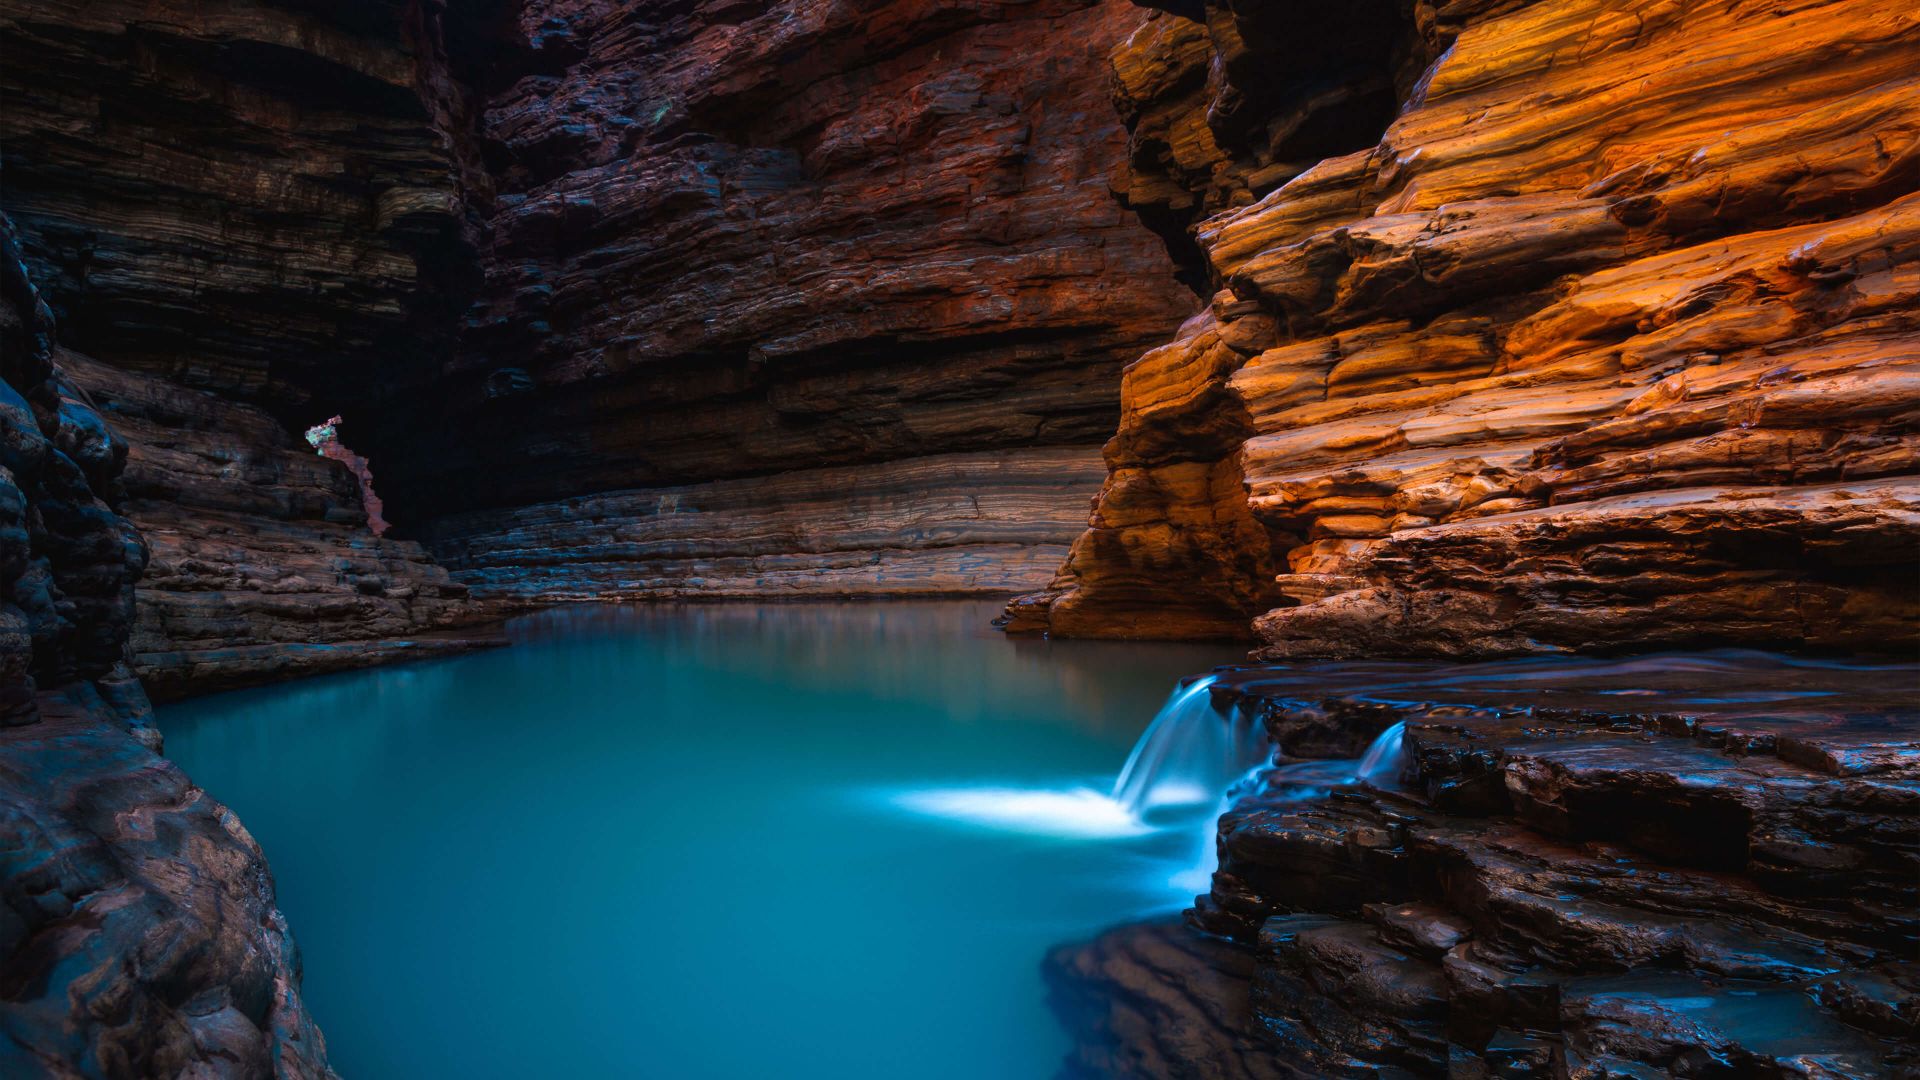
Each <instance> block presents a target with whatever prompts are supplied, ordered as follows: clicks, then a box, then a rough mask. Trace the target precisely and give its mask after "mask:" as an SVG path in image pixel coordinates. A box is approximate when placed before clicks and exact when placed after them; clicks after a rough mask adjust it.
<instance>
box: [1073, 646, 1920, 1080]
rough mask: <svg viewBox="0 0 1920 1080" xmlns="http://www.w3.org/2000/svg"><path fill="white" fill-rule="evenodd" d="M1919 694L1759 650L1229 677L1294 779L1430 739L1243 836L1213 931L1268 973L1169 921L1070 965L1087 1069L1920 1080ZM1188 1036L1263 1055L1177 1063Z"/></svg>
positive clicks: (1863, 673) (1218, 1054) (1307, 789)
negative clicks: (1386, 770)
mask: <svg viewBox="0 0 1920 1080" xmlns="http://www.w3.org/2000/svg"><path fill="white" fill-rule="evenodd" d="M1917 684H1920V670H1916V669H1915V668H1914V667H1913V666H1911V665H1903V666H1879V667H1875V666H1866V665H1821V664H1815V663H1809V662H1795V661H1788V660H1786V659H1784V658H1781V657H1776V656H1769V655H1764V654H1753V653H1740V652H1724V653H1715V654H1705V655H1679V656H1672V655H1669V656H1653V657H1645V658H1640V659H1635V660H1631V661H1619V662H1596V661H1553V662H1549V663H1543V662H1540V661H1504V662H1497V663H1492V664H1481V665H1475V666H1467V667H1452V668H1436V667H1432V666H1419V665H1408V664H1390V663H1373V664H1348V665H1337V666H1334V665H1323V666H1318V667H1296V668H1276V669H1261V668H1248V669H1242V670H1237V671H1231V672H1228V673H1226V674H1225V675H1223V676H1222V677H1221V679H1220V680H1219V682H1218V683H1216V686H1215V689H1214V691H1213V693H1214V700H1215V702H1216V705H1218V706H1222V707H1226V708H1232V709H1241V710H1245V711H1247V712H1249V713H1251V714H1252V715H1254V716H1256V717H1259V718H1260V719H1261V720H1262V721H1263V722H1264V723H1265V724H1266V727H1267V730H1268V732H1269V733H1270V735H1271V736H1272V737H1273V740H1274V742H1275V744H1276V747H1277V748H1278V750H1279V752H1280V755H1281V758H1282V760H1283V761H1288V760H1300V757H1301V756H1306V757H1324V756H1340V755H1354V754H1357V752H1358V750H1359V748H1360V747H1362V746H1364V745H1365V744H1366V743H1367V741H1368V740H1369V739H1370V738H1372V737H1373V736H1375V735H1377V734H1378V733H1380V732H1382V731H1384V730H1386V729H1387V728H1388V727H1389V726H1390V725H1393V724H1403V725H1404V729H1403V730H1404V748H1405V751H1404V756H1403V757H1402V758H1401V765H1402V771H1401V774H1400V776H1399V777H1398V778H1397V782H1393V781H1392V780H1391V778H1388V786H1386V787H1383V788H1372V787H1366V786H1362V785H1359V784H1356V783H1352V782H1349V783H1345V784H1341V783H1333V784H1332V785H1331V786H1328V784H1327V781H1326V780H1325V779H1324V778H1323V779H1321V780H1319V781H1314V782H1312V784H1313V786H1304V785H1307V784H1308V781H1306V780H1305V779H1304V778H1303V779H1301V780H1292V779H1289V777H1290V773H1289V771H1288V769H1287V768H1286V767H1285V766H1284V765H1283V766H1282V767H1280V768H1279V769H1276V770H1274V771H1273V772H1271V773H1269V774H1268V781H1267V783H1266V784H1265V786H1264V787H1263V788H1262V790H1260V791H1259V792H1257V793H1255V794H1253V795H1251V796H1249V797H1247V798H1245V799H1243V800H1242V801H1240V802H1239V803H1238V804H1237V805H1235V806H1234V807H1233V809H1232V810H1230V811H1229V812H1228V813H1227V815H1226V816H1225V817H1223V818H1222V819H1221V822H1220V828H1219V845H1220V856H1221V863H1220V869H1219V870H1218V871H1217V872H1216V874H1215V876H1214V879H1213V884H1212V889H1211V891H1210V893H1209V894H1208V895H1206V896H1203V897H1201V898H1200V902H1199V904H1198V906H1197V907H1196V908H1195V910H1194V911H1193V912H1191V913H1190V915H1189V917H1190V919H1191V920H1192V921H1193V922H1194V923H1195V924H1196V925H1197V926H1199V927H1201V928H1203V929H1205V930H1207V931H1209V932H1211V933H1213V934H1215V935H1218V936H1219V937H1221V938H1224V939H1229V940H1233V941H1237V942H1239V943H1241V945H1242V947H1243V948H1244V950H1245V951H1244V952H1241V953H1237V954H1231V953H1230V954H1227V957H1226V958H1225V959H1214V960H1210V961H1207V965H1206V966H1207V967H1208V968H1210V969H1211V971H1212V974H1211V975H1208V976H1205V977H1203V978H1198V979H1188V978H1184V977H1181V976H1179V975H1178V972H1180V971H1181V970H1183V966H1191V965H1192V963H1193V961H1191V960H1187V961H1180V960H1177V959H1175V960H1163V959H1161V958H1163V957H1174V958H1178V957H1180V956H1181V955H1183V954H1186V955H1213V954H1215V953H1218V951H1219V949H1220V947H1221V946H1220V945H1219V944H1218V943H1214V942H1208V943H1204V944H1201V943H1183V942H1182V940H1181V939H1180V938H1179V937H1178V936H1177V935H1175V934H1173V932H1172V931H1170V930H1169V929H1167V928H1165V927H1158V926H1146V927H1137V928H1128V929H1123V930H1119V931H1115V932H1114V933H1112V934H1110V935H1108V936H1107V937H1105V938H1103V939H1101V940H1099V941H1097V942H1096V943H1094V944H1092V945H1091V946H1088V947H1086V948H1085V949H1084V950H1069V951H1067V952H1066V953H1063V954H1062V955H1061V956H1060V957H1059V958H1057V959H1056V961H1055V964H1054V968H1053V970H1054V976H1055V978H1056V980H1057V981H1058V982H1059V983H1060V984H1061V985H1063V987H1064V988H1065V991H1066V992H1068V993H1069V994H1070V995H1071V998H1072V1000H1074V1001H1078V1002H1080V1003H1081V1005H1082V1009H1081V1011H1079V1012H1077V1013H1074V1014H1072V1015H1074V1016H1075V1017H1076V1018H1077V1024H1078V1026H1079V1030H1080V1032H1081V1035H1082V1047H1081V1050H1080V1052H1079V1056H1080V1057H1081V1058H1083V1059H1091V1060H1097V1061H1104V1062H1107V1063H1109V1064H1110V1066H1111V1068H1110V1069H1109V1071H1107V1072H1106V1073H1103V1075H1119V1076H1161V1075H1192V1076H1243V1075H1253V1076H1258V1075H1280V1076H1286V1075H1306V1076H1321V1077H1377V1076H1408V1075H1415V1076H1440V1075H1446V1076H1510V1077H1531V1076H1540V1077H1547V1076H1554V1077H1576V1078H1591V1077H1653V1076H1721V1075H1725V1076H1755V1077H1774V1076H1780V1077H1784V1076H1833V1077H1841V1076H1845V1077H1896V1076H1906V1075H1911V1072H1912V1070H1913V1069H1914V1068H1915V1067H1916V1066H1917V1065H1920V1057H1917V1056H1916V1055H1920V1027H1917V1026H1916V1023H1920V970H1917V969H1916V968H1915V965H1914V947H1915V941H1916V934H1920V924H1916V922H1915V919H1914V913H1915V911H1916V910H1920V907H1917V906H1916V902H1917V901H1920V893H1916V886H1917V884H1920V877H1916V875H1915V873H1914V867H1915V859H1916V858H1917V857H1920V804H1916V803H1915V801H1914V799H1913V797H1912V793H1913V786H1914V780H1915V771H1916V769H1917V768H1920V711H1916V709H1915V705H1914V695H1913V690H1914V688H1915V686H1916V685H1917ZM1337 735H1344V737H1345V738H1344V741H1342V740H1341V739H1339V738H1336V737H1335V736H1337ZM1291 775H1295V776H1302V775H1303V774H1298V773H1296V774H1291ZM1322 775H1323V776H1324V772H1323V773H1322ZM1241 972H1244V973H1245V976H1244V981H1243V982H1240V983H1239V984H1238V986H1239V989H1241V990H1244V991H1245V993H1246V995H1247V996H1246V997H1245V998H1244V999H1241V998H1238V997H1237V996H1236V987H1235V986H1234V985H1233V979H1232V977H1233V976H1235V975H1236V974H1237V973H1241ZM1223 976H1225V977H1226V979H1225V981H1224V982H1223ZM1202 1012H1204V1013H1205V1014H1208V1015H1210V1016H1211V1017H1212V1018H1213V1019H1212V1020H1211V1022H1210V1024H1209V1025H1207V1026H1204V1027H1202V1026H1199V1025H1196V1024H1194V1023H1192V1022H1191V1021H1182V1020H1181V1019H1180V1018H1181V1017H1183V1016H1191V1015H1193V1014H1195V1013H1202ZM1183 1025H1184V1026H1183ZM1170 1030H1171V1031H1172V1032H1185V1033H1186V1035H1185V1037H1186V1038H1188V1039H1190V1040H1191V1041H1192V1042H1193V1043H1194V1044H1195V1045H1196V1046H1197V1047H1200V1049H1198V1050H1197V1051H1195V1052H1194V1053H1192V1054H1190V1055H1187V1057H1188V1059H1189V1060H1191V1061H1193V1062H1196V1063H1205V1062H1211V1061H1219V1060H1231V1061H1234V1062H1237V1063H1240V1064H1236V1065H1235V1067H1233V1068H1221V1069H1212V1068H1194V1069H1190V1070H1189V1071H1188V1072H1185V1073H1183V1072H1181V1071H1179V1070H1178V1069H1172V1070H1167V1071H1160V1070H1158V1069H1157V1067H1155V1066H1153V1065H1152V1064H1151V1062H1152V1061H1153V1060H1154V1059H1155V1058H1156V1056H1157V1055H1159V1054H1161V1053H1163V1052H1164V1048H1165V1047H1166V1046H1167V1044H1168V1040H1169V1038H1170V1035H1169V1034H1165V1033H1167V1032H1169V1031H1170ZM1290 1070H1297V1072H1293V1071H1290Z"/></svg>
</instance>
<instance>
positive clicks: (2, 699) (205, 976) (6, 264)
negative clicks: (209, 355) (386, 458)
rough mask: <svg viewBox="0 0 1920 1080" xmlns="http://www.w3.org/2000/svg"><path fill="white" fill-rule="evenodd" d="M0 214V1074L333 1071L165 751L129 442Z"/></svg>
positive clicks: (251, 879) (255, 892) (273, 937)
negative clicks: (152, 695)
mask: <svg viewBox="0 0 1920 1080" xmlns="http://www.w3.org/2000/svg"><path fill="white" fill-rule="evenodd" d="M54 339H55V326H54V320H53V318H52V314H51V312H50V310H49V309H48V307H47V306H46V305H45V304H44V303H43V302H42V301H41V298H40V295H39V291H38V290H37V289H36V288H35V287H34V284H33V282H32V280H31V278H30V276H29V275H28V272H27V268H26V266H25V264H24V263H23V261H22V259H21V255H20V247H19V244H18V242H17V240H16V235H15V232H14V229H13V225H12V223H11V222H10V221H8V220H7V219H6V218H5V217H4V216H3V215H0V1073H4V1074H5V1075H7V1076H21V1077H27V1076H101V1077H115V1078H126V1080H133V1078H136V1077H148V1076H180V1075H247V1076H268V1075H274V1076H285V1077H331V1076H332V1075H333V1074H332V1072H331V1071H330V1070H329V1069H328V1067H327V1064H326V1047H325V1044H324V1043H323V1041H322V1040H321V1037H320V1033H319V1031H318V1030H317V1029H316V1028H315V1027H314V1024H313V1021H312V1019H311V1018H310V1017H309V1016H308V1015H307V1013H306V1010H305V1007H304V1006H303V1005H302V1003H301V1000H300V993H299V988H300V963H299V954H298V951H297V950H296V949H295V947H294V944H293V940H292V937H291V936H290V934H289V933H288V931H287V926H286V920H285V919H284V918H283V917H282V916H281V914H280V912H279V910H278V909H277V908H276V907H275V905H274V895H273V879H272V877H271V876H270V875H269V874H268V872H267V867H266V862H265V859H264V858H263V857H262V855H261V853H260V849H259V847H258V845H256V844H255V843H254V842H253V839H252V838H251V837H250V836H248V835H247V832H246V830H245V829H244V828H242V827H241V826H240V823H239V822H238V821H236V820H235V819H234V817H233V815H232V814H231V813H229V812H228V811H227V810H226V809H225V808H224V807H222V806H220V805H219V804H218V803H216V802H214V801H213V800H212V799H210V798H208V797H207V795H206V794H205V793H204V792H202V791H200V790H199V789H198V788H196V787H194V786H193V785H192V784H191V783H190V782H189V781H188V780H187V778H186V777H185V776H184V775H182V774H181V772H180V770H179V769H177V768H175V767H174V766H173V765H172V764H170V763H169V762H167V761H166V760H165V759H163V758H161V757H160V756H159V754H158V750H159V748H160V736H159V733H158V732H157V731H156V730H155V729H154V727H153V725H152V722H151V720H152V716H151V712H152V710H151V706H149V705H148V703H147V697H146V695H145V693H143V692H142V690H141V687H140V683H139V682H138V681H137V680H136V679H135V678H134V676H133V673H132V671H131V669H130V664H129V661H131V660H132V659H133V656H132V650H131V648H130V645H129V641H128V636H129V632H130V629H131V627H132V625H133V621H134V608H133V598H134V586H135V581H136V580H137V579H138V578H139V576H140V572H141V570H142V568H143V567H144V566H145V565H146V562H147V549H146V547H145V545H144V544H142V543H141V540H140V536H139V533H138V532H137V531H136V530H135V529H134V527H133V525H132V524H131V523H130V522H129V521H128V520H127V519H126V518H125V517H123V516H121V514H120V513H119V512H118V508H119V506H120V505H121V503H122V500H123V498H124V495H125V492H124V489H123V487H122V484H121V470H122V468H123V466H124V464H125V462H126V461H127V456H128V454H127V445H126V444H125V443H124V442H122V441H121V440H120V439H119V438H118V437H117V436H115V435H114V434H113V432H112V430H111V429H110V428H109V427H108V425H107V423H106V422H105V421H104V420H103V418H102V417H101V415H100V413H99V412H98V411H97V410H96V408H95V407H94V405H93V404H92V403H91V402H90V400H89V398H88V397H87V395H86V392H85V391H84V390H81V389H79V388H78V386H77V384H76V383H74V382H73V381H71V380H70V379H69V378H68V373H67V371H66V370H65V365H66V363H67V362H68V361H71V360H73V359H75V357H74V356H73V355H72V354H62V353H61V352H60V351H59V350H58V349H57V347H56V346H55V345H54Z"/></svg>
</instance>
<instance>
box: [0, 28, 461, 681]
mask: <svg viewBox="0 0 1920 1080" xmlns="http://www.w3.org/2000/svg"><path fill="white" fill-rule="evenodd" d="M409 21H410V18H409V16H408V12H407V5H404V4H400V3H376V2H367V3H357V4H348V5H309V4H302V3H295V2H287V3H264V2H262V3H251V2H248V3H237V4H223V5H214V6H209V5H196V4H179V5H171V6H169V5H165V4H162V5H154V4H148V3H113V2H108V3H89V4H62V3H40V2H36V0H28V2H24V3H17V4H14V3H10V4H8V5H7V7H6V9H5V11H4V12H0V38H3V39H4V44H5V49H6V53H7V57H8V62H7V63H6V65H5V66H4V70H0V92H4V94H5V95H6V100H7V107H6V108H5V109H0V138H4V139H5V141H6V147H7V153H6V162H5V196H4V199H5V205H6V209H7V211H8V212H9V214H11V215H12V216H13V217H14V218H15V220H16V222H17V224H18V225H19V227H20V234H21V238H22V249H23V252H24V256H25V261H26V263H27V264H28V265H29V266H30V267H31V268H32V270H33V272H34V275H35V278H36V280H37V281H38V283H39V284H40V286H41V288H42V291H43V295H44V296H45V298H46V300H47V302H48V304H49V305H50V306H51V307H52V308H53V309H54V310H55V311H57V312H58V313H59V315H60V319H61V322H60V332H59V342H58V344H59V346H60V347H61V356H62V359H61V366H62V369H63V370H64V371H65V372H66V377H67V378H68V379H69V380H70V382H71V385H72V386H73V387H74V388H75V390H76V392H78V393H80V394H82V395H83V396H85V397H86V399H87V400H89V401H91V402H92V403H93V404H94V406H95V407H97V408H98V409H99V410H100V412H101V413H102V415H104V416H105V418H106V419H107V421H108V423H110V424H111V426H112V428H113V430H114V431H115V432H116V436H115V437H116V438H117V439H118V440H121V441H120V442H119V443H117V444H116V445H118V446H119V447H120V453H121V454H123V455H124V456H125V457H126V459H127V469H126V473H125V476H124V477H123V479H122V481H121V482H123V483H124V484H125V487H126V498H125V501H124V503H123V504H122V510H123V512H124V513H125V514H126V515H127V517H128V518H129V519H130V520H131V521H132V522H133V524H134V525H135V526H137V527H138V528H139V530H140V531H141V533H142V534H143V535H144V536H145V538H146V542H147V544H148V546H149V547H150V549H151V553H152V559H151V564H150V565H149V567H148V570H147V574H146V577H145V580H144V581H143V583H142V585H141V587H140V590H139V595H138V607H137V611H138V617H137V621H136V626H135V630H134V633H133V643H134V649H135V658H134V662H135V666H136V669H137V670H138V671H139V673H140V674H142V675H143V676H144V677H145V678H146V679H147V682H148V686H149V688H150V689H151V690H152V691H153V692H154V693H155V694H156V695H159V696H172V695H177V694H179V693H182V692H185V691H188V690H208V689H218V688H222V687H226V686H233V685H240V684H244V683H249V682H258V681H261V680H263V679H268V678H274V677H284V676H286V675H292V674H301V673H309V672H316V671H324V670H330V669H332V668H336V667H341V666H345V665H349V664H353V663H360V662H365V661H366V660H369V659H374V658H381V657H386V656H391V655H394V654H395V653H396V652H397V651H400V650H401V646H400V645H399V644H398V643H397V640H396V639H407V638H411V637H414V636H416V635H419V634H421V633H423V632H426V631H430V630H433V629H435V628H438V627H441V626H444V625H446V624H448V623H449V622H451V621H456V620H459V619H462V618H472V617H474V616H476V615H479V614H480V613H479V612H469V611H467V610H466V609H465V604H464V602H463V601H464V597H465V590H464V589H463V588H462V587H460V586H459V585H457V584H455V583H453V582H452V581H451V580H450V579H449V578H448V577H447V575H446V573H445V571H444V570H442V569H440V568H439V567H437V566H434V565H433V564H432V563H431V561H430V560H429V559H428V557H427V555H426V553H425V551H424V550H423V549H422V548H421V547H420V546H419V545H418V544H415V543H408V542H404V541H400V540H395V539H376V538H375V537H374V536H373V535H372V534H371V533H370V532H369V531H368V529H367V527H366V521H365V513H364V511H363V509H362V508H361V505H360V501H359V499H358V497H357V495H356V494H355V493H354V488H353V480H352V477H351V475H350V474H349V473H348V471H347V470H346V468H345V467H344V466H342V465H340V464H338V463H335V462H331V461H328V460H326V459H323V458H320V457H318V456H317V455H315V454H314V453H313V451H312V450H311V448H309V447H307V446H306V445H305V444H304V443H302V442H301V441H300V439H299V437H298V434H297V433H298V432H299V431H300V430H301V429H303V428H305V427H306V426H307V425H308V424H311V423H314V422H316V421H318V420H321V419H324V418H325V417H326V416H328V415H329V414H330V413H332V412H335V411H341V408H342V406H341V403H342V402H353V403H355V405H356V406H357V408H348V409H346V410H345V411H347V412H348V413H349V414H357V412H358V411H361V410H372V409H375V408H377V406H375V405H374V404H373V402H374V401H375V400H377V398H378V396H379V388H380V386H381V383H382V380H383V378H384V377H385V376H384V374H383V373H384V372H385V371H386V370H387V369H389V368H391V367H392V366H394V365H396V364H399V363H402V362H404V361H406V360H408V359H410V358H412V357H414V356H416V355H418V354H421V353H423V352H424V353H433V352H435V351H444V349H445V348H446V347H447V344H448V343H449V342H450V341H451V338H452V333H453V322H454V318H455V315H456V313H457V312H458V311H459V310H460V308H461V305H462V304H463V303H464V296H465V293H464V292H463V291H462V289H461V287H460V285H459V278H460V275H461V272H462V271H460V269H459V267H460V266H462V265H464V264H465V263H466V262H468V261H470V259H471V254H470V252H466V251H465V246H464V242H463V239H462V214H461V211H460V208H459V205H458V201H457V191H456V186H455V183H454V176H453V172H454V163H453V157H452V155H451V152H450V151H449V149H448V148H447V145H446V143H445V141H444V139H443V137H442V135H441V133H440V131H439V130H438V128H437V127H436V123H435V120H434V114H433V110H432V109H431V107H430V105H429V104H428V103H426V102H425V101H423V98H422V96H421V93H420V91H418V90H417V89H416V85H415V84H416V70H415V69H416V64H415V59H414V57H413V55H411V50H409V48H408V47H407V46H406V44H405V41H404V38H405V36H406V30H407V27H408V25H409ZM349 430H351V427H350V429H349Z"/></svg>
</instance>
